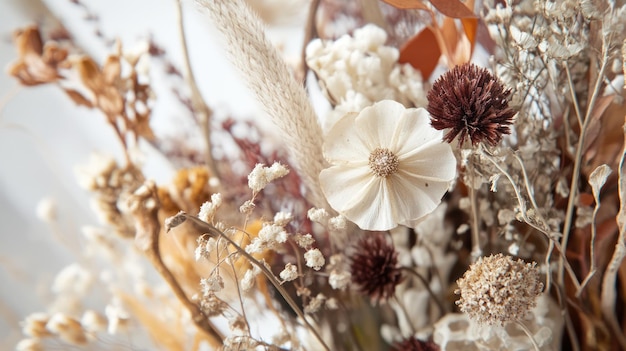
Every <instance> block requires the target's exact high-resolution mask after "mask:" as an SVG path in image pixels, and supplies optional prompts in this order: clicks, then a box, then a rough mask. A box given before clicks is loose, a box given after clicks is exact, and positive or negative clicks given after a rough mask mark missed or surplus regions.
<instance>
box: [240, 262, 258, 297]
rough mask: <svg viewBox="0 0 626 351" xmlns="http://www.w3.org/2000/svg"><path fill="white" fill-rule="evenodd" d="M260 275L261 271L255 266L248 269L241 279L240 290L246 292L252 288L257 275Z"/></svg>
mask: <svg viewBox="0 0 626 351" xmlns="http://www.w3.org/2000/svg"><path fill="white" fill-rule="evenodd" d="M259 273H261V269H260V268H259V267H258V266H257V265H253V266H252V268H250V269H248V270H247V271H246V273H245V274H244V276H243V278H242V279H241V283H240V285H241V290H243V291H245V292H248V291H250V289H252V287H253V286H254V282H255V281H256V277H257V275H259Z"/></svg>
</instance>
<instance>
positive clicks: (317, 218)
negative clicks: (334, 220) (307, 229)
mask: <svg viewBox="0 0 626 351" xmlns="http://www.w3.org/2000/svg"><path fill="white" fill-rule="evenodd" d="M307 217H309V219H310V220H311V221H313V222H315V223H319V224H323V225H326V221H328V217H330V215H329V214H328V212H326V210H325V209H323V208H312V209H310V210H309V211H308V212H307Z"/></svg>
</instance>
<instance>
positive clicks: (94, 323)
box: [80, 310, 107, 332]
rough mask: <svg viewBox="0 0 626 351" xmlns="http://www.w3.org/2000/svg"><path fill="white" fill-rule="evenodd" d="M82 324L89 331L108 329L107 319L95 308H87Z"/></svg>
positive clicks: (81, 320)
mask: <svg viewBox="0 0 626 351" xmlns="http://www.w3.org/2000/svg"><path fill="white" fill-rule="evenodd" d="M80 324H82V326H83V328H85V330H86V331H88V332H100V331H104V330H106V328H107V319H106V317H105V316H103V315H102V314H100V313H98V312H96V311H94V310H87V311H85V313H83V316H82V317H81V319H80Z"/></svg>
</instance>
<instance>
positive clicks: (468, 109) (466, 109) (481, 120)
mask: <svg viewBox="0 0 626 351" xmlns="http://www.w3.org/2000/svg"><path fill="white" fill-rule="evenodd" d="M509 95H511V91H510V90H509V89H505V87H504V85H503V84H502V83H501V82H500V81H499V80H498V79H497V78H496V77H494V76H493V75H492V74H491V73H489V71H488V70H486V69H485V68H481V67H478V66H476V65H474V64H473V63H465V64H463V65H460V66H456V67H454V68H453V69H451V70H450V71H448V72H446V73H444V74H443V75H442V76H441V77H439V79H437V80H436V81H435V83H434V84H433V87H432V89H430V91H429V92H428V96H427V98H428V107H427V108H426V109H427V110H428V112H429V113H430V116H431V124H432V126H433V127H434V128H435V129H439V130H441V129H449V131H448V132H447V133H446V134H445V136H444V140H445V141H447V142H452V140H454V138H456V137H457V136H459V143H460V144H463V142H464V141H465V138H469V139H470V140H471V142H472V144H473V145H476V144H478V143H479V142H481V141H482V142H485V143H487V144H489V145H496V144H497V143H499V142H500V140H501V139H502V135H503V134H509V133H510V130H509V125H510V124H511V123H512V120H513V116H515V111H513V110H512V109H511V108H510V107H509V101H508V97H509Z"/></svg>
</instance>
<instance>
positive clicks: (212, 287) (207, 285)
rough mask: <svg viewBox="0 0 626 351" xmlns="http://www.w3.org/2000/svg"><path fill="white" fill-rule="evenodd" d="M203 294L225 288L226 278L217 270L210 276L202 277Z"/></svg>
mask: <svg viewBox="0 0 626 351" xmlns="http://www.w3.org/2000/svg"><path fill="white" fill-rule="evenodd" d="M200 286H201V287H202V294H203V295H207V294H209V293H216V292H218V291H221V290H222V289H224V279H223V278H222V276H221V275H219V274H218V273H217V270H215V271H214V272H213V273H212V274H211V276H210V277H209V278H200Z"/></svg>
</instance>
